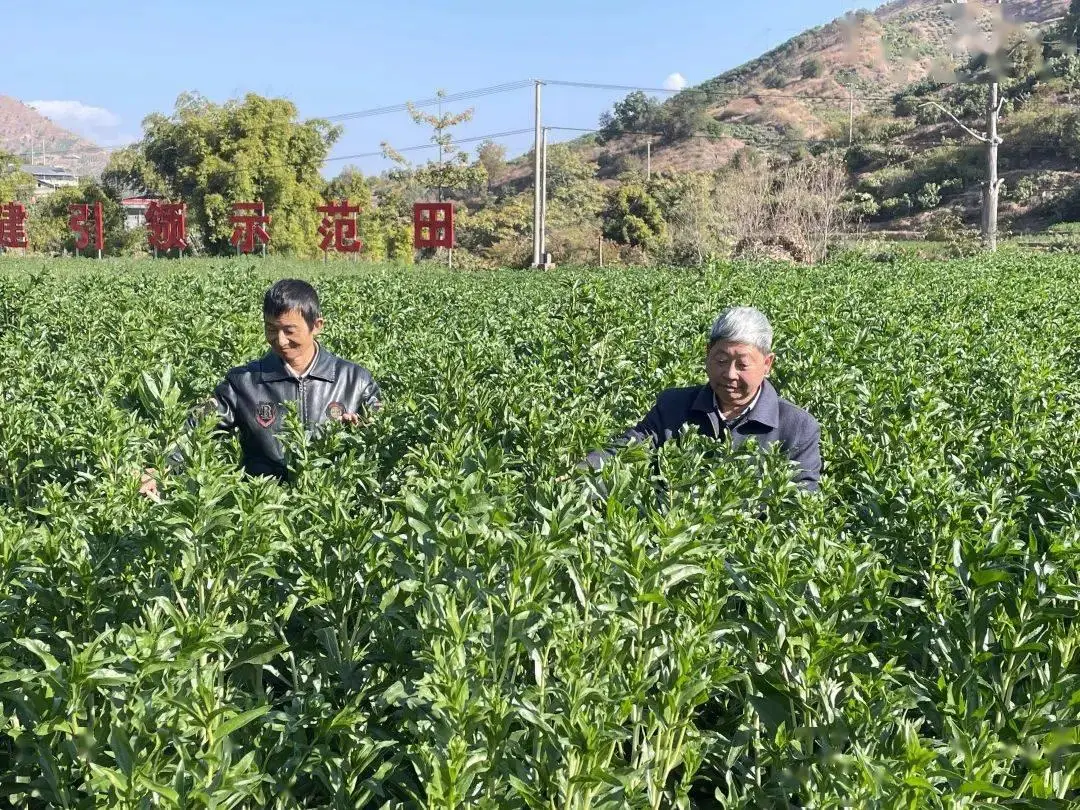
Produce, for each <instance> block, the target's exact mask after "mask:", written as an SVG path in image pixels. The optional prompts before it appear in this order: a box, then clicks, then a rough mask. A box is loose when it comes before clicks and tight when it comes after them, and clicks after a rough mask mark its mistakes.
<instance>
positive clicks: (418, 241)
mask: <svg viewBox="0 0 1080 810" xmlns="http://www.w3.org/2000/svg"><path fill="white" fill-rule="evenodd" d="M453 246H454V204H453V203H448V202H447V203H431V202H428V203H423V202H419V203H416V204H414V205H413V247H414V248H418V249H419V248H440V247H444V248H452V247H453Z"/></svg>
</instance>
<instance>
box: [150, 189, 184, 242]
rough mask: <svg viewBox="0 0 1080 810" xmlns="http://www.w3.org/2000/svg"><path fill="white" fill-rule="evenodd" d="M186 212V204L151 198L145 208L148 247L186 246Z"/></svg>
mask: <svg viewBox="0 0 1080 810" xmlns="http://www.w3.org/2000/svg"><path fill="white" fill-rule="evenodd" d="M186 213H187V206H186V205H185V204H184V203H159V202H158V201H157V200H153V201H152V202H151V203H150V206H149V207H148V208H147V209H146V226H147V237H148V238H149V240H150V247H152V248H154V249H155V250H168V249H169V248H179V249H180V250H183V249H184V248H186V247H187V231H186V229H185V217H186Z"/></svg>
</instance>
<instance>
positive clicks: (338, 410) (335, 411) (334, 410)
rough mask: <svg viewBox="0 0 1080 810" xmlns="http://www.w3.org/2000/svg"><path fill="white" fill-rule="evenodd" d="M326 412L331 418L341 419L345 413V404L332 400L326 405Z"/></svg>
mask: <svg viewBox="0 0 1080 810" xmlns="http://www.w3.org/2000/svg"><path fill="white" fill-rule="evenodd" d="M326 414H327V416H329V417H330V418H331V419H341V417H343V416H344V415H345V406H344V405H342V404H341V403H340V402H331V403H330V404H329V405H327V406H326Z"/></svg>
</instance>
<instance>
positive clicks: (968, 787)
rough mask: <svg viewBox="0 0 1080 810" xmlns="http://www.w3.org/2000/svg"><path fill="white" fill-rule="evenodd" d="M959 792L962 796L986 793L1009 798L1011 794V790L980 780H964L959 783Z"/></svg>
mask: <svg viewBox="0 0 1080 810" xmlns="http://www.w3.org/2000/svg"><path fill="white" fill-rule="evenodd" d="M960 793H961V795H964V796H977V795H987V796H999V797H1001V798H1003V799H1008V798H1011V797H1012V795H1013V792H1012V791H1011V790H1006V789H1005V788H1003V787H999V786H998V785H995V784H993V783H991V782H982V781H973V782H964V784H962V785H960Z"/></svg>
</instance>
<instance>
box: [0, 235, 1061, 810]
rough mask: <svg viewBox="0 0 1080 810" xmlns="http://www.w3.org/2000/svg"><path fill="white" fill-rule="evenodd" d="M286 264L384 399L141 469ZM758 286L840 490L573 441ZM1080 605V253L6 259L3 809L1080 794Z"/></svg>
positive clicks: (156, 456) (687, 354) (628, 414)
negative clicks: (592, 466) (569, 262)
mask: <svg viewBox="0 0 1080 810" xmlns="http://www.w3.org/2000/svg"><path fill="white" fill-rule="evenodd" d="M282 276H299V277H302V278H307V279H309V280H311V281H312V282H313V283H315V285H316V287H317V288H318V289H319V292H320V295H321V296H322V299H323V305H324V311H325V314H326V317H327V328H326V331H325V332H324V335H323V341H324V344H325V345H326V346H327V347H328V348H330V349H331V350H332V351H335V352H336V353H338V354H341V355H342V356H344V357H347V358H349V359H352V360H355V361H356V362H359V363H361V364H363V365H365V366H367V367H368V368H369V369H371V370H372V372H373V374H374V376H375V378H376V380H377V381H378V382H379V384H380V386H381V388H382V391H383V393H384V396H385V399H386V405H385V408H384V409H383V410H382V411H381V412H380V413H379V414H377V415H376V416H375V417H374V418H373V419H371V420H370V421H367V422H365V423H363V424H361V425H359V426H357V427H353V428H349V427H346V426H340V425H335V426H334V427H333V428H332V429H330V430H328V431H327V432H326V433H325V434H324V435H321V436H319V437H317V438H316V439H315V440H313V441H311V442H306V441H304V439H303V432H302V431H300V430H297V429H295V425H294V426H293V430H292V431H291V432H290V434H289V435H288V436H287V437H286V439H285V441H286V443H287V446H288V450H289V457H290V464H291V466H292V469H293V481H292V482H291V483H289V484H288V485H285V486H282V485H278V484H275V483H271V482H267V481H265V480H260V479H246V478H245V477H244V476H243V475H242V473H241V472H240V471H239V469H238V466H237V464H236V459H237V457H238V449H237V445H236V443H235V440H229V441H218V440H215V439H214V438H213V437H212V436H211V435H210V434H209V431H208V430H207V429H206V428H205V427H204V428H202V429H200V430H198V431H197V432H196V433H195V434H194V435H193V436H192V437H191V439H190V442H188V443H187V444H185V445H184V446H185V448H186V449H185V452H186V453H187V454H188V457H189V459H190V461H189V466H188V467H187V469H186V471H184V472H177V473H175V474H170V475H167V476H165V477H164V478H163V481H162V484H161V494H162V500H161V502H159V503H156V502H153V501H151V500H148V499H146V498H144V497H142V496H140V495H139V493H138V487H139V481H138V477H137V471H138V470H140V469H141V468H142V467H144V466H153V467H156V468H158V469H163V468H164V466H165V460H164V454H165V452H166V450H167V448H168V447H169V446H170V445H171V444H172V443H173V442H174V441H176V440H177V439H178V437H180V436H181V433H182V427H183V420H184V418H185V416H186V414H187V413H188V411H189V409H191V408H193V407H195V406H197V405H198V404H199V403H200V402H202V401H203V400H204V398H205V397H206V396H208V394H209V393H210V391H211V390H212V388H213V386H214V385H215V384H216V383H217V382H218V381H219V380H220V379H221V378H222V376H223V375H224V373H225V372H226V371H227V370H228V369H229V368H230V367H231V366H234V365H238V364H240V363H243V362H245V361H247V360H248V359H251V358H253V357H255V356H258V355H261V354H262V353H263V352H264V351H265V341H264V338H263V330H262V322H261V310H260V306H261V297H262V294H263V292H264V291H265V289H266V288H267V287H268V286H269V284H270V283H271V282H272V280H273V279H274V278H277V277H282ZM735 304H751V305H754V306H757V307H759V308H761V309H762V310H763V311H764V312H765V313H766V314H767V315H768V316H769V317H770V318H771V320H772V322H773V326H774V329H775V332H776V337H775V341H774V350H775V351H776V353H777V361H776V364H775V366H774V370H773V380H774V382H775V383H776V385H777V387H778V389H779V390H780V392H781V394H782V395H784V396H786V397H787V398H789V399H790V400H792V401H793V402H795V403H796V404H798V405H800V406H802V407H805V408H806V409H808V410H809V411H810V412H811V413H812V414H813V415H814V416H815V417H816V418H817V419H818V420H819V422H820V423H821V427H822V455H823V459H824V474H823V477H822V486H821V491H820V492H819V493H806V492H802V491H799V490H796V489H795V488H794V487H793V486H791V485H790V484H787V483H786V482H785V476H786V474H787V473H786V470H785V465H784V463H783V459H782V458H780V457H778V456H776V455H774V454H767V455H766V456H765V457H764V458H760V457H759V458H756V459H755V458H753V457H752V454H753V453H754V451H753V449H752V448H743V449H741V450H739V451H737V452H732V451H730V450H729V449H727V448H726V447H724V446H722V445H717V444H715V443H713V442H710V441H708V440H707V439H704V438H702V437H697V436H690V437H688V439H687V441H685V442H684V443H683V444H681V445H679V446H676V445H674V443H669V444H668V445H666V446H665V447H664V448H663V450H662V452H660V453H658V454H656V455H657V457H658V460H659V471H660V474H661V477H662V483H661V482H660V481H658V480H654V478H653V475H654V467H653V461H652V459H651V458H650V456H649V454H647V453H646V452H645V451H644V450H643V449H642V448H640V447H631V448H627V449H626V450H625V451H624V452H622V453H621V454H620V456H619V458H618V459H617V461H616V462H614V463H613V464H611V465H610V466H609V467H607V468H605V469H604V471H603V473H602V478H603V482H602V483H603V484H604V486H603V487H598V486H597V485H596V484H597V482H595V481H592V480H590V479H589V478H588V477H587V476H585V475H584V474H583V473H582V472H580V471H577V470H575V465H576V464H577V463H578V462H579V461H580V460H581V459H582V458H583V457H584V455H585V454H586V453H587V452H588V451H589V450H591V449H593V448H596V447H600V446H603V445H604V444H605V443H606V442H607V441H608V440H609V439H610V438H611V437H613V436H614V435H616V434H618V433H619V432H621V431H622V430H623V429H624V428H625V427H627V426H629V425H631V424H633V423H634V422H636V421H637V419H638V418H639V417H640V416H642V415H643V414H644V413H645V411H646V410H647V409H648V407H649V406H650V405H651V404H652V402H653V399H654V397H655V396H656V394H657V393H659V391H660V390H661V389H663V388H665V387H668V386H672V385H688V384H695V383H699V382H702V381H704V370H703V359H704V352H705V342H706V335H707V331H708V328H709V326H710V325H711V323H712V320H713V319H714V318H715V316H716V315H717V313H718V312H719V311H720V310H722V309H723V308H724V307H726V306H729V305H735ZM564 476H568V477H564ZM1078 599H1080V261H1077V260H1076V259H1074V258H1071V257H1068V256H1057V257H1045V258H1038V259H1035V258H1031V257H1025V256H1016V255H1014V256H1012V257H1008V256H1000V257H998V258H997V259H995V260H993V261H990V260H986V259H979V260H972V261H968V262H956V263H941V264H920V263H915V262H908V261H906V260H900V261H898V262H897V263H894V264H872V263H868V262H860V261H854V260H852V261H847V262H840V263H836V264H832V265H828V266H823V267H818V268H812V269H807V268H794V267H787V266H780V265H777V266H772V265H760V266H746V265H731V266H729V265H719V266H716V267H713V268H711V269H710V270H708V271H707V272H702V273H692V272H687V271H666V270H660V269H654V270H627V269H619V270H580V271H572V270H558V271H553V272H536V271H500V272H488V273H467V272H459V273H451V272H446V271H440V270H435V269H413V268H409V269H402V268H396V269H395V268H388V267H367V266H363V265H356V264H347V263H341V264H340V265H334V264H332V263H331V264H329V265H325V266H324V265H322V264H317V263H310V264H309V263H300V262H297V263H290V262H288V261H277V260H270V261H266V262H257V261H250V260H249V261H232V260H230V261H210V260H184V261H164V260H162V261H159V262H151V261H131V262H108V261H106V262H102V263H95V262H92V261H85V260H84V261H81V262H79V261H73V260H72V261H67V262H64V261H50V262H40V261H32V260H7V261H0V806H7V805H10V806H13V807H20V808H44V807H50V808H55V807H67V808H91V807H93V808H98V807H110V808H150V807H157V808H234V807H235V808H239V807H245V808H246V807H274V808H286V807H325V808H368V807H370V808H384V807H385V808H413V807H416V808H552V810H555V809H556V808H558V809H559V810H562V809H563V808H566V810H586V808H591V809H592V810H602V809H607V808H611V810H615V808H669V807H671V808H674V807H678V808H690V807H695V808H708V807H725V808H729V807H730V808H734V807H739V808H742V807H746V808H759V807H767V808H771V807H776V808H787V807H804V808H809V807H814V808H839V807H882V808H886V807H887V808H894V807H895V808H960V807H971V808H975V807H989V806H1003V807H1018V808H1052V807H1065V806H1069V805H1070V803H1076V802H1080V624H1078ZM1072 806H1076V804H1072Z"/></svg>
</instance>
